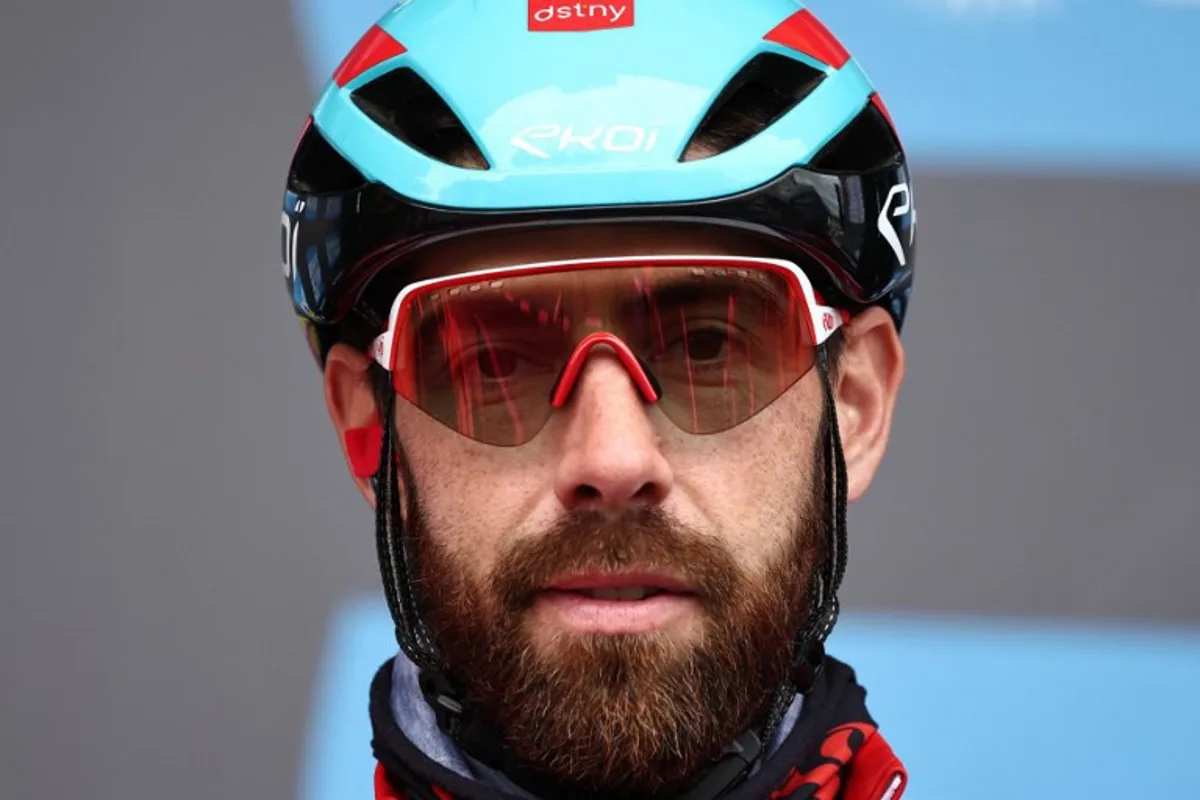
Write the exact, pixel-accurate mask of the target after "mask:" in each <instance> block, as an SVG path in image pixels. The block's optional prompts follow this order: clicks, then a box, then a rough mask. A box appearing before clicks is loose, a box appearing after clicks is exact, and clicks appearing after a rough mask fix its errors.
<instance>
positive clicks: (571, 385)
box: [550, 331, 662, 409]
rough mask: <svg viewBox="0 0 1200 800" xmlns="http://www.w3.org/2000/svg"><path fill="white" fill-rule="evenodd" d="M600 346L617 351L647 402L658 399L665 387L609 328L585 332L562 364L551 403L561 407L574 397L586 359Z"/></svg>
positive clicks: (619, 359)
mask: <svg viewBox="0 0 1200 800" xmlns="http://www.w3.org/2000/svg"><path fill="white" fill-rule="evenodd" d="M597 346H607V347H608V348H609V349H610V350H612V352H613V353H614V354H615V355H616V357H617V360H618V361H620V362H621V364H622V366H624V367H625V369H626V370H627V371H628V372H629V377H630V378H632V379H633V384H634V386H636V387H637V390H638V392H639V393H640V394H641V395H642V398H643V399H644V400H645V401H646V402H647V403H656V402H658V400H659V398H661V397H662V389H661V388H660V387H659V385H658V382H657V381H655V380H654V378H653V376H652V375H651V374H650V372H649V371H648V370H647V369H646V367H645V365H644V364H643V363H642V361H641V359H639V358H638V357H637V356H636V355H634V352H633V350H631V349H630V347H629V345H627V344H625V342H623V341H622V340H621V338H620V337H619V336H617V335H616V334H615V333H609V332H607V331H598V332H596V333H592V334H589V335H587V336H585V337H584V338H583V339H582V340H581V341H580V342H579V344H578V345H576V347H575V350H574V351H573V352H572V353H571V357H570V358H569V359H568V360H567V363H566V364H565V365H564V366H563V369H562V373H561V374H560V375H559V378H558V380H557V381H555V383H554V389H553V391H552V393H551V396H550V405H551V406H553V407H554V408H556V409H561V408H563V407H565V406H566V404H567V401H568V400H570V398H571V393H572V392H573V391H574V389H575V384H576V383H578V382H579V376H580V375H581V374H582V373H583V368H584V366H585V365H586V363H587V360H588V357H589V356H590V355H591V354H592V352H593V351H594V350H595V348H596V347H597Z"/></svg>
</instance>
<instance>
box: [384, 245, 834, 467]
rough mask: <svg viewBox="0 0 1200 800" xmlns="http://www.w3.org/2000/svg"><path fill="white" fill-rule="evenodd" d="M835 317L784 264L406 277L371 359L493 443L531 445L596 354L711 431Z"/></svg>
mask: <svg viewBox="0 0 1200 800" xmlns="http://www.w3.org/2000/svg"><path fill="white" fill-rule="evenodd" d="M848 319H849V316H848V315H847V314H846V313H845V312H843V311H839V310H837V309H834V308H831V307H829V306H826V305H823V304H822V303H821V301H820V299H819V298H818V297H817V295H816V293H815V292H814V290H813V287H812V283H811V282H810V281H809V279H808V277H807V276H806V275H805V274H804V271H803V270H802V269H801V268H800V267H799V266H797V265H796V264H794V263H792V262H790V261H783V260H778V259H769V258H744V257H730V256H707V255H700V256H675V255H671V256H636V257H623V258H599V259H583V260H572V261H551V262H541V263H536V264H522V265H518V266H508V267H501V268H495V269H486V270H480V271H477V272H468V273H464V274H459V275H452V276H447V277H442V278H435V279H432V280H426V281H420V282H417V283H412V284H409V285H407V286H405V288H404V289H403V290H402V291H401V292H400V294H399V295H398V296H397V297H396V299H395V301H394V302H393V304H392V308H391V312H390V314H389V318H388V327H387V330H386V331H385V332H384V333H383V334H382V335H380V336H379V337H378V338H376V339H375V341H374V342H373V343H372V356H373V357H374V359H375V360H376V361H377V362H378V363H379V364H380V365H381V366H383V367H384V368H385V369H387V370H388V371H389V372H390V373H391V375H392V383H393V386H394V388H395V390H396V393H397V394H399V395H400V396H401V397H403V398H404V399H405V400H407V401H408V402H409V403H411V404H413V405H414V406H416V407H417V408H419V409H420V410H421V411H423V412H425V413H426V414H428V415H429V416H431V417H433V418H434V419H436V420H437V421H439V422H441V423H442V424H443V425H445V426H447V427H448V428H451V429H452V430H454V431H457V432H458V433H460V434H462V435H463V436H466V437H469V438H471V439H474V440H476V441H478V442H483V443H486V444H490V445H500V446H516V445H521V444H525V443H527V442H529V441H530V440H532V439H533V438H534V437H535V436H536V435H537V434H538V432H539V431H541V429H542V428H543V427H544V426H545V424H546V421H547V420H548V419H549V418H550V416H551V415H552V414H553V412H554V411H555V410H556V409H562V408H564V407H565V406H566V405H567V403H568V402H569V400H570V396H571V392H572V390H573V389H574V387H575V384H576V382H577V381H578V379H579V376H580V374H581V372H582V371H583V368H584V366H585V364H586V362H587V359H588V357H589V356H590V355H591V354H592V353H594V352H595V351H596V350H597V348H599V349H601V350H604V351H607V352H608V353H609V354H610V355H611V356H613V357H615V358H616V359H617V360H619V362H620V363H621V364H622V365H623V366H624V367H625V369H626V370H627V371H628V372H629V375H630V378H631V379H632V381H633V385H634V386H635V387H636V389H637V391H638V393H639V394H641V396H642V397H643V399H644V400H645V401H646V402H647V403H649V404H655V405H657V406H658V408H660V409H661V410H662V412H663V414H664V415H665V416H666V418H667V419H669V420H670V421H671V422H672V423H673V424H675V425H676V426H678V427H679V428H681V429H682V430H684V431H686V432H688V433H691V434H712V433H719V432H721V431H725V430H728V429H730V428H733V427H735V426H737V425H740V424H742V423H743V422H746V421H747V420H748V419H750V418H751V417H753V416H754V415H755V414H757V413H759V412H760V411H762V410H763V409H764V408H766V407H767V406H768V405H770V404H771V403H772V402H774V401H775V400H776V399H778V398H779V396H780V395H782V394H783V393H784V392H785V391H787V389H788V388H789V387H791V386H792V385H793V384H794V383H795V382H796V381H797V380H799V379H800V378H801V377H803V376H804V375H805V374H806V373H807V372H808V371H809V370H810V369H812V367H813V365H814V363H815V362H816V348H817V347H818V346H819V345H820V344H822V343H823V342H824V341H825V340H826V339H828V338H829V336H830V335H831V334H832V333H833V332H834V331H835V330H837V329H838V328H839V327H840V326H841V325H842V324H843V323H844V322H846V321H847V320H848Z"/></svg>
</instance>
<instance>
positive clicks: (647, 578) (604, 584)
mask: <svg viewBox="0 0 1200 800" xmlns="http://www.w3.org/2000/svg"><path fill="white" fill-rule="evenodd" d="M631 586H645V587H648V588H653V589H662V590H663V591H665V592H672V593H674V594H695V591H696V590H695V588H694V587H692V586H689V585H688V584H687V583H685V582H684V581H682V580H680V579H679V578H673V577H671V576H670V575H664V574H663V573H661V572H586V573H576V574H572V575H564V576H562V577H560V578H556V579H554V581H552V582H551V583H550V584H549V585H547V586H546V589H551V590H557V591H560V592H577V591H580V590H583V589H624V588H628V587H631Z"/></svg>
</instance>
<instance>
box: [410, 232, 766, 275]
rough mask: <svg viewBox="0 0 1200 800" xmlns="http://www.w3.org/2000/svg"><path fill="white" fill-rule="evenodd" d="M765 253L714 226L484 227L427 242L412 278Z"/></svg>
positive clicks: (752, 241) (756, 244)
mask: <svg viewBox="0 0 1200 800" xmlns="http://www.w3.org/2000/svg"><path fill="white" fill-rule="evenodd" d="M677 254H688V255H723V256H731V255H739V256H768V255H772V254H773V253H772V252H771V250H770V249H769V248H768V247H767V245H766V244H765V243H764V242H762V241H760V240H758V239H756V238H754V237H752V236H748V235H746V234H742V233H739V232H736V231H731V230H721V229H717V228H705V227H698V226H697V227H687V226H669V225H649V224H636V225H634V224H628V223H627V224H625V225H578V226H574V225H573V226H564V227H556V228H548V229H532V230H515V231H505V232H501V233H497V232H489V233H481V234H476V235H473V236H470V237H463V238H461V239H456V240H452V241H448V242H443V243H441V244H438V245H434V246H431V247H429V248H427V249H426V250H424V251H422V252H421V253H420V254H418V255H417V257H416V258H415V260H414V261H413V264H412V270H413V271H412V273H411V275H412V278H413V279H416V280H423V279H426V278H436V277H443V276H446V275H456V274H460V273H463V272H471V271H473V270H480V269H490V268H494V267H505V266H511V265H514V264H527V263H534V262H539V261H560V260H568V259H578V258H605V257H609V256H642V255H677Z"/></svg>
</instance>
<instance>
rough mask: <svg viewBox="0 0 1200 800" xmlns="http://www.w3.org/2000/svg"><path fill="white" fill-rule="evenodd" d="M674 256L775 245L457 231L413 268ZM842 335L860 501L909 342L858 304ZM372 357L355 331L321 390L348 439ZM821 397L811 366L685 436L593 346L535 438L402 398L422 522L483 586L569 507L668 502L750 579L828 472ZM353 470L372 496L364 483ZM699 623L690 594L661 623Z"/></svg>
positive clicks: (633, 231) (723, 238) (691, 626)
mask: <svg viewBox="0 0 1200 800" xmlns="http://www.w3.org/2000/svg"><path fill="white" fill-rule="evenodd" d="M674 253H697V254H700V253H703V254H714V255H768V253H766V252H764V251H762V249H761V246H760V245H756V244H755V243H753V242H748V241H746V240H744V239H741V238H738V237H737V235H736V234H733V233H730V232H726V231H703V232H698V231H696V230H687V231H684V230H674V229H666V228H661V227H660V228H656V229H648V228H629V227H626V228H620V227H604V228H586V229H557V230H551V231H542V232H529V231H526V232H518V233H510V234H506V235H503V236H500V235H486V238H475V239H470V240H464V241H461V242H451V243H447V244H443V245H440V246H438V247H436V248H434V249H430V250H429V251H428V252H426V253H425V254H424V255H423V256H422V257H421V258H420V260H419V261H418V262H417V263H416V264H415V265H414V266H415V276H416V277H419V278H427V277H435V276H441V275H447V274H453V273H458V272H463V271H467V270H475V269H482V268H487V267H493V266H502V265H510V264H518V263H524V262H534V261H542V260H552V259H565V258H589V257H600V256H614V255H647V254H674ZM845 333H846V343H845V347H844V349H843V353H842V356H841V360H840V362H839V368H838V370H837V375H836V377H835V382H834V387H833V389H834V397H835V401H836V406H837V415H838V424H839V428H840V432H841V437H842V444H843V450H844V454H845V460H846V469H847V477H848V487H847V488H848V497H849V500H850V502H855V501H857V500H858V499H860V498H861V497H862V496H863V495H864V494H865V493H866V491H867V489H868V487H869V486H870V484H871V481H872V479H873V478H874V476H875V474H876V472H877V470H878V468H879V465H880V463H881V461H882V458H883V455H884V452H885V450H886V447H887V442H888V437H889V434H890V429H891V422H892V415H893V412H894V409H895V404H896V397H897V393H898V391H899V387H900V384H901V382H902V380H903V375H904V352H903V349H902V347H901V344H900V340H899V336H898V334H897V332H896V330H895V327H894V324H893V323H892V320H891V318H890V316H889V315H888V314H887V313H886V312H885V311H883V310H882V309H878V308H872V309H868V310H865V311H863V312H861V313H860V314H858V315H857V316H856V317H855V318H854V319H853V320H852V321H851V322H850V323H849V324H848V325H847V326H846V329H845ZM371 363H372V362H371V361H370V360H369V359H368V357H367V356H366V355H364V354H363V353H361V352H359V351H357V350H355V349H353V348H351V347H349V346H347V345H344V344H339V345H337V346H335V347H334V348H333V349H332V351H331V353H330V355H329V358H328V361H327V366H326V370H325V394H326V401H327V404H328V408H329V413H330V417H331V419H332V422H333V425H334V428H335V430H336V431H337V433H338V435H339V438H340V439H341V440H342V441H343V442H344V441H345V433H346V431H348V430H350V429H352V428H357V427H361V426H365V425H369V424H371V423H373V422H375V421H376V420H377V419H378V414H379V412H378V410H377V409H376V401H375V395H374V392H373V389H372V386H371V382H370V380H369V378H368V372H367V371H368V368H369V366H370V364H371ZM822 402H823V401H822V388H821V381H820V376H819V373H818V371H817V370H816V369H813V370H811V371H810V372H809V373H808V374H806V375H805V376H804V377H802V378H801V379H800V380H799V381H797V382H796V383H795V384H794V385H793V386H792V387H791V388H789V389H788V390H787V391H786V392H784V394H783V395H781V396H780V397H779V398H778V399H777V400H776V401H775V402H774V403H772V404H771V405H769V406H768V407H767V408H766V409H764V410H763V411H761V412H760V413H759V414H757V415H756V416H754V417H753V418H751V419H750V420H748V421H746V422H745V423H743V424H741V425H739V426H737V427H735V428H733V429H731V430H728V431H725V432H722V433H718V434H712V435H707V436H695V435H690V434H687V433H684V432H683V431H681V430H680V429H678V428H677V427H675V426H674V425H673V424H672V423H671V422H670V421H669V420H667V419H666V418H665V416H664V415H663V414H662V412H661V411H659V410H658V409H657V408H656V407H654V406H649V405H647V404H646V402H645V401H644V400H643V398H642V397H641V395H640V394H639V393H638V391H637V389H636V388H635V386H634V384H633V382H632V380H631V379H630V376H629V373H628V372H627V371H626V370H625V369H624V367H622V366H621V364H620V362H619V361H618V360H617V359H616V358H615V357H614V356H613V355H612V354H611V353H610V352H608V351H606V350H604V349H603V348H598V349H596V350H593V351H592V354H591V355H590V357H589V358H588V361H587V364H586V366H585V368H584V370H583V372H582V374H581V375H580V377H579V380H578V382H577V384H576V387H575V389H574V392H573V394H572V395H571V399H570V402H569V403H568V405H567V406H566V408H565V409H563V410H562V411H559V412H557V413H555V414H554V415H553V416H552V417H551V418H550V420H549V422H547V424H546V426H545V427H544V428H543V429H542V431H541V432H540V433H539V435H538V436H537V437H536V438H535V439H533V440H532V441H531V442H529V443H528V444H526V445H522V446H520V447H516V448H508V447H504V448H501V447H492V446H488V445H484V444H480V443H478V442H474V441H472V440H469V439H467V438H465V437H463V436H460V435H458V434H456V433H455V432H453V431H451V430H450V429H448V428H446V427H444V426H443V425H441V424H440V423H438V422H437V421H435V420H434V419H432V418H431V417H429V416H427V415H426V414H424V413H423V412H421V411H420V410H418V409H417V408H415V407H413V406H411V405H410V404H408V403H407V402H404V401H400V402H397V404H396V416H395V424H396V429H397V431H398V436H399V438H400V441H401V443H402V445H403V448H404V450H405V451H406V453H407V455H408V458H409V461H410V466H411V470H412V476H413V480H414V482H415V487H416V489H417V492H418V494H419V496H420V498H421V503H422V507H423V509H424V513H425V515H426V518H427V519H426V524H427V528H428V530H427V534H428V535H429V536H431V537H433V538H434V539H435V540H436V543H437V545H438V547H439V548H440V549H442V550H444V551H445V553H446V554H448V555H449V556H450V557H451V558H452V560H453V562H454V565H455V567H456V569H458V570H461V571H462V573H463V575H464V577H465V578H466V579H467V580H468V581H469V582H470V583H471V584H473V585H478V586H480V587H485V586H487V585H488V583H487V581H488V578H489V576H491V575H492V573H493V570H495V569H496V567H497V564H498V563H499V562H500V559H501V557H502V556H503V554H504V553H506V552H509V551H510V549H511V548H513V547H514V546H515V545H519V544H521V543H523V542H525V543H528V542H534V541H536V540H537V539H539V537H543V536H544V535H545V534H546V531H548V530H550V529H551V528H552V526H553V525H554V523H555V522H556V521H558V520H561V519H562V518H563V516H564V515H565V514H568V513H569V512H573V511H579V510H598V511H602V512H607V513H609V514H612V515H617V514H620V513H623V512H627V511H629V510H630V509H634V508H637V507H642V506H657V507H660V508H661V509H662V510H663V511H665V512H667V513H668V514H669V515H670V516H671V517H672V518H673V519H675V520H677V521H678V522H679V523H681V524H682V525H685V526H687V528H689V529H691V530H693V531H695V532H697V533H698V534H700V535H702V536H704V537H706V538H711V539H712V540H714V541H716V542H719V544H720V545H721V547H722V548H723V549H724V550H725V551H726V552H727V553H728V554H729V555H730V556H731V557H732V559H733V562H734V563H736V564H737V566H738V571H739V572H740V573H741V574H742V575H744V576H746V577H748V578H750V579H751V580H753V578H754V577H756V576H764V575H766V574H767V573H768V568H769V566H770V565H771V563H772V562H773V561H775V562H777V561H778V560H779V559H780V558H782V557H784V554H785V553H786V552H788V551H787V545H788V544H789V541H790V539H789V537H793V536H795V531H796V530H797V526H798V524H799V522H800V521H799V520H798V519H797V517H798V510H797V498H798V497H800V498H803V497H808V496H810V495H811V494H812V490H813V486H814V482H815V481H816V480H818V478H817V476H814V474H813V469H814V464H813V453H814V450H815V448H816V447H817V445H818V442H817V437H818V434H819V421H820V418H821V410H822ZM349 463H350V462H349V457H348V456H347V465H348V466H349ZM351 474H353V471H352V470H351ZM355 480H356V481H357V484H358V487H359V489H360V491H361V492H362V494H363V496H364V497H365V498H366V500H367V501H368V502H369V503H371V504H372V505H374V500H375V499H374V495H373V492H372V490H371V488H370V485H369V483H368V482H367V481H365V480H363V479H357V478H356V479H355ZM482 596H485V597H486V593H484V594H483V595H482ZM498 608H499V605H498V604H497V605H495V606H493V607H491V608H489V611H491V612H496V609H498ZM497 613H498V612H497ZM524 623H525V624H524V628H523V630H524V631H525V633H526V634H527V636H528V638H529V641H530V643H531V644H532V646H533V647H534V648H537V649H540V650H541V651H542V652H544V653H550V654H553V653H554V652H556V651H555V650H554V646H555V643H556V642H558V641H561V639H562V637H563V636H565V635H570V634H571V633H572V629H571V628H570V626H569V624H568V622H567V621H566V620H565V619H564V618H563V616H562V615H561V614H560V613H557V611H556V609H555V607H554V606H553V605H552V604H538V605H535V606H534V607H533V608H532V610H531V612H530V614H529V616H528V619H526V620H525V621H524ZM703 623H704V614H703V611H702V609H701V608H700V606H699V604H697V603H695V602H689V601H686V600H685V601H682V605H680V606H679V607H678V608H677V609H676V612H675V613H672V614H671V615H670V616H669V617H668V618H666V619H665V620H664V622H663V624H662V625H661V626H659V628H658V630H657V631H656V633H655V634H654V635H655V636H658V637H660V640H661V639H665V640H666V641H669V642H670V643H671V644H672V645H673V646H675V647H677V648H679V649H686V648H687V647H689V646H691V645H695V644H696V643H697V642H698V641H700V640H702V639H703V635H704V633H705V629H704V624H703ZM780 646H781V647H782V646H785V642H781V643H780Z"/></svg>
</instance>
